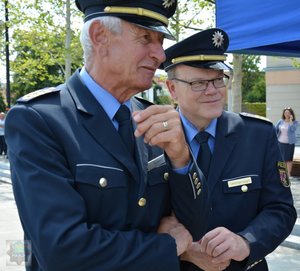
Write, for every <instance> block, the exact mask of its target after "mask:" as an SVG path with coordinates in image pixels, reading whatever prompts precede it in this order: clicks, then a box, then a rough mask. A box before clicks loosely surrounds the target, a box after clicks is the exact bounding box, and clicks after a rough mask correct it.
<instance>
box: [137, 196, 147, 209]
mask: <svg viewBox="0 0 300 271" xmlns="http://www.w3.org/2000/svg"><path fill="white" fill-rule="evenodd" d="M146 203H147V200H146V199H145V198H140V199H139V202H138V205H139V206H140V207H144V206H145V205H146Z"/></svg>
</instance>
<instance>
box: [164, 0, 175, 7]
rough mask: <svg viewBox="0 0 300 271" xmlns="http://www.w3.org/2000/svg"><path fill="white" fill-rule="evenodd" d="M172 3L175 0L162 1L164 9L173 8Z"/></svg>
mask: <svg viewBox="0 0 300 271" xmlns="http://www.w3.org/2000/svg"><path fill="white" fill-rule="evenodd" d="M174 3H175V0H163V6H164V8H169V7H171V6H173V4H174Z"/></svg>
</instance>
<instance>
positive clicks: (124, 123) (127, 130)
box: [115, 104, 134, 157]
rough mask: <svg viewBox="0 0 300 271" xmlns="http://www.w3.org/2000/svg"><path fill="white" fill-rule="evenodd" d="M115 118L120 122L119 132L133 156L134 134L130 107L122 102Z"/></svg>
mask: <svg viewBox="0 0 300 271" xmlns="http://www.w3.org/2000/svg"><path fill="white" fill-rule="evenodd" d="M115 119H116V120H117V121H118V123H119V134H120V136H121V138H122V140H123V142H124V144H125V145H126V146H127V148H128V150H129V152H130V153H131V155H132V157H134V136H133V129H132V124H131V115H130V110H129V108H128V107H127V106H126V105H124V104H122V105H121V106H120V108H119V110H118V111H117V113H116V114H115Z"/></svg>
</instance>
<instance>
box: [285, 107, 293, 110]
mask: <svg viewBox="0 0 300 271" xmlns="http://www.w3.org/2000/svg"><path fill="white" fill-rule="evenodd" d="M291 109H292V108H291V107H285V108H284V109H283V110H291Z"/></svg>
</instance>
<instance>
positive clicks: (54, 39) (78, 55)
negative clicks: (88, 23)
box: [9, 0, 82, 100]
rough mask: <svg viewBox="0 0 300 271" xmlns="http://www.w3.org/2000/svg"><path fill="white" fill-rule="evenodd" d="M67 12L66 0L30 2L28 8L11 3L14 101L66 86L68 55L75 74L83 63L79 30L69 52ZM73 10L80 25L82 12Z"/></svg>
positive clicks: (75, 32)
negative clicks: (30, 94)
mask: <svg viewBox="0 0 300 271" xmlns="http://www.w3.org/2000/svg"><path fill="white" fill-rule="evenodd" d="M73 5H74V3H73ZM65 10H66V7H65V1H63V0H48V1H37V0H27V1H26V5H24V4H23V3H22V1H20V0H17V1H14V2H13V3H11V4H10V9H9V14H10V25H11V28H10V32H11V33H12V34H11V37H12V38H11V40H12V42H11V52H12V56H13V57H12V61H11V73H12V77H13V83H12V85H11V93H12V96H13V100H14V99H16V98H18V97H20V96H22V95H24V94H26V93H28V92H31V91H33V90H35V89H40V88H44V87H47V86H53V85H57V84H59V83H62V82H63V81H64V74H65V66H64V65H65V60H66V55H67V54H68V53H71V59H72V65H71V67H72V70H73V71H74V69H75V68H76V67H78V66H80V65H81V64H82V49H81V46H80V43H79V38H78V37H79V31H78V29H76V28H74V29H72V31H71V36H72V42H71V45H70V49H68V50H69V51H67V50H66V49H65V39H66V28H65V20H66V18H65ZM72 11H73V13H72V16H73V18H74V21H75V22H76V20H75V19H76V18H77V20H78V18H79V16H78V14H79V13H76V12H75V9H74V7H73V8H72Z"/></svg>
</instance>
